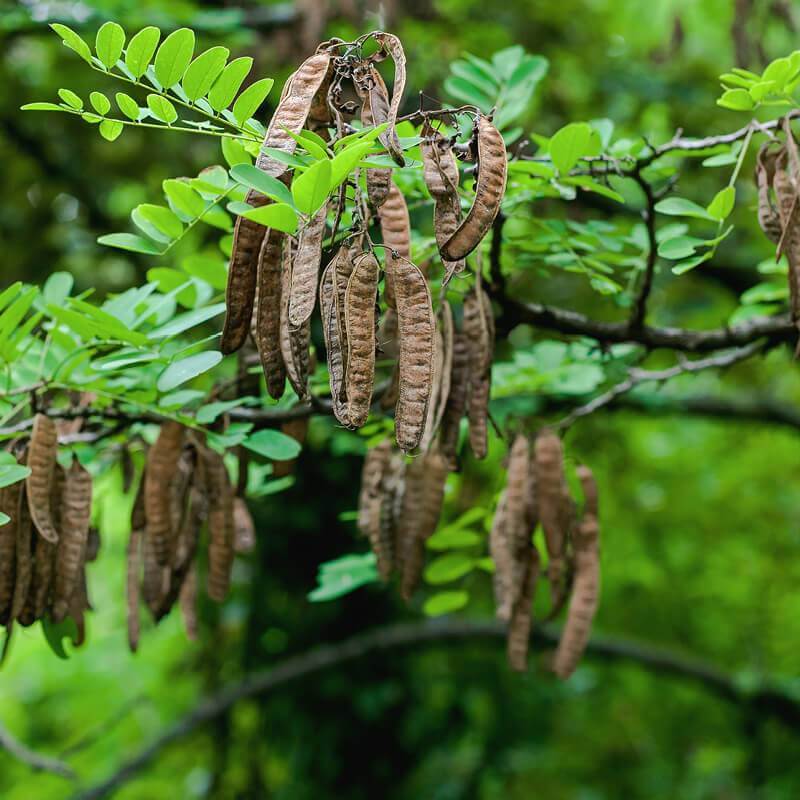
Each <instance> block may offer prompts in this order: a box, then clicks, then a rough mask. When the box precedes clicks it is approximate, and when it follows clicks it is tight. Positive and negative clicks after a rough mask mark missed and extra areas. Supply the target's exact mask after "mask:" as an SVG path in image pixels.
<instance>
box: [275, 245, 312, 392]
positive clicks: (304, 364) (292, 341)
mask: <svg viewBox="0 0 800 800" xmlns="http://www.w3.org/2000/svg"><path fill="white" fill-rule="evenodd" d="M294 253H295V250H294V247H293V245H292V243H291V240H290V239H288V238H287V239H286V240H285V242H284V246H283V267H282V270H281V319H280V350H281V358H282V360H283V364H284V367H285V370H286V377H287V378H288V379H289V383H290V384H291V386H292V388H293V389H294V391H295V394H296V395H297V396H298V397H299V398H300V399H301V400H306V399H307V398H308V372H309V355H308V347H309V343H310V340H311V325H310V322H309V320H306V321H305V322H304V323H303V324H302V325H301V326H300V327H299V328H292V326H291V324H290V322H289V302H290V299H291V294H290V292H291V285H292V280H293V278H292V274H293V273H292V269H293V267H292V262H293V261H296V259H295V258H294ZM315 293H316V288H315Z"/></svg>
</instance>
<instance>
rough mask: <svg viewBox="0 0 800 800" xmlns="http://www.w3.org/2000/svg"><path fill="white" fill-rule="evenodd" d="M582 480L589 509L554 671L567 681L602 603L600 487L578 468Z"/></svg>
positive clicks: (577, 539)
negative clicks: (599, 541)
mask: <svg viewBox="0 0 800 800" xmlns="http://www.w3.org/2000/svg"><path fill="white" fill-rule="evenodd" d="M577 472H578V478H579V480H580V482H581V486H582V487H583V494H584V498H585V508H584V512H583V518H582V520H581V522H580V525H579V526H578V528H577V531H576V533H575V577H574V579H573V583H572V595H571V597H570V603H569V612H568V614H567V622H566V624H565V625H564V630H563V632H562V634H561V640H560V641H559V643H558V648H557V649H556V653H555V656H554V658H553V671H554V672H555V673H556V675H558V677H559V678H561V679H562V680H565V679H566V678H568V677H569V676H570V675H571V674H572V673H573V672H574V671H575V667H576V666H577V665H578V662H579V661H580V658H581V656H582V655H583V651H584V650H585V649H586V644H587V643H588V641H589V635H590V634H591V630H592V621H593V620H594V616H595V613H596V612H597V607H598V605H599V603H600V553H599V548H598V538H599V533H600V528H599V524H598V517H597V484H596V483H595V480H594V476H593V475H592V471H591V470H590V469H589V468H588V467H585V466H581V467H578V470H577Z"/></svg>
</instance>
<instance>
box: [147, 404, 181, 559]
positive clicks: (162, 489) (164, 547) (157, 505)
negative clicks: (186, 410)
mask: <svg viewBox="0 0 800 800" xmlns="http://www.w3.org/2000/svg"><path fill="white" fill-rule="evenodd" d="M184 435H185V428H184V427H183V425H181V424H180V423H179V422H173V421H172V420H167V421H165V422H163V423H162V424H161V430H160V431H159V434H158V438H157V439H156V441H155V444H154V445H153V446H152V447H151V448H150V450H149V452H148V454H147V468H146V470H145V476H144V481H145V487H144V508H145V517H146V519H147V536H146V538H147V539H148V540H149V541H150V542H151V543H152V545H153V550H152V552H153V557H154V558H155V560H156V563H158V564H161V565H165V564H167V563H169V556H170V545H171V542H172V536H173V529H172V525H173V520H172V494H171V491H170V485H171V484H172V481H173V479H174V478H175V475H176V473H177V471H178V462H179V461H180V458H181V454H182V452H183V441H184ZM145 552H147V548H145Z"/></svg>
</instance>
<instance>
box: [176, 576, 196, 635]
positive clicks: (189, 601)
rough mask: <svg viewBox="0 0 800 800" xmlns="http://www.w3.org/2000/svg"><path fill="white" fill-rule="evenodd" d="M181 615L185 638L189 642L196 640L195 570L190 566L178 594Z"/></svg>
mask: <svg viewBox="0 0 800 800" xmlns="http://www.w3.org/2000/svg"><path fill="white" fill-rule="evenodd" d="M180 606H181V614H182V615H183V626H184V628H185V629H186V636H187V637H188V638H189V640H190V641H192V642H194V641H196V640H197V631H198V625H197V570H196V569H195V566H194V564H192V566H191V568H190V569H189V572H188V573H187V575H186V579H185V580H184V581H183V585H182V586H181V593H180Z"/></svg>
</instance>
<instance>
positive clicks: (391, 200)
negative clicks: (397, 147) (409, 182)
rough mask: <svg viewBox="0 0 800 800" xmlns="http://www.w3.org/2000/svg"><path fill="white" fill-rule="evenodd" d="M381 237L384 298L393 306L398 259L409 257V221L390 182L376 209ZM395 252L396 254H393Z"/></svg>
mask: <svg viewBox="0 0 800 800" xmlns="http://www.w3.org/2000/svg"><path fill="white" fill-rule="evenodd" d="M378 221H379V222H380V228H381V238H382V240H383V244H384V245H386V247H387V248H388V249H384V265H385V275H384V288H383V294H384V300H385V301H386V305H388V306H389V308H394V307H395V289H394V280H395V272H396V270H397V263H396V262H397V261H398V258H397V256H399V259H400V260H402V259H409V258H411V222H410V220H409V217H408V206H407V205H406V199H405V197H403V193H402V192H401V191H400V190H399V189H398V188H397V186H395V185H394V183H392V185H391V186H390V188H389V193H388V194H387V196H386V200H384V202H383V205H382V206H381V207H380V209H379V210H378ZM395 253H396V254H397V256H395Z"/></svg>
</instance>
